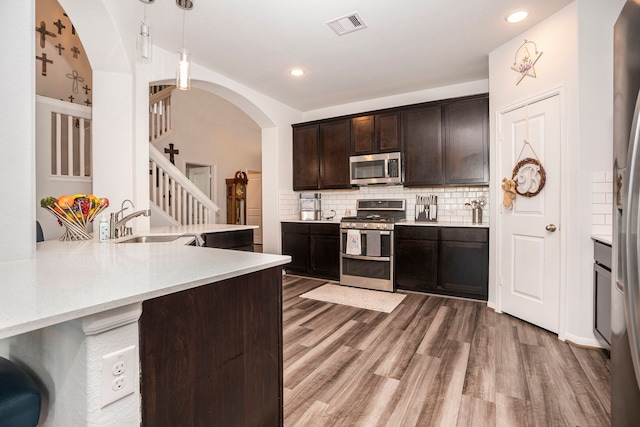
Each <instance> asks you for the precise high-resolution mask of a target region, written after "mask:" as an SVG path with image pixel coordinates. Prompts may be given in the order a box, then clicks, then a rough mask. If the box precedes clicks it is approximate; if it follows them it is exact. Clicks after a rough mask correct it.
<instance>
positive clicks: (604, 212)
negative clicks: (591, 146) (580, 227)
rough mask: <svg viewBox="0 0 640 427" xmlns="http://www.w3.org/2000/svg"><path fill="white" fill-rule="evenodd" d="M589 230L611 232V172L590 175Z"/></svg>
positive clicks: (601, 232)
mask: <svg viewBox="0 0 640 427" xmlns="http://www.w3.org/2000/svg"><path fill="white" fill-rule="evenodd" d="M591 178H592V179H591V213H592V220H591V232H592V233H594V234H605V235H611V233H612V232H613V185H612V184H613V173H612V172H594V173H593V174H592V175H591Z"/></svg>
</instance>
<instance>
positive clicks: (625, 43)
mask: <svg viewBox="0 0 640 427" xmlns="http://www.w3.org/2000/svg"><path fill="white" fill-rule="evenodd" d="M613 80H614V102H613V104H614V107H613V108H614V113H613V122H614V126H613V127H614V130H613V143H614V153H613V158H614V165H613V167H614V173H615V177H616V178H615V179H614V181H615V182H614V206H615V208H614V217H615V219H614V225H613V278H614V279H613V283H612V285H613V286H612V288H611V333H612V337H611V423H612V425H613V426H621V427H622V426H625V427H626V426H640V386H639V384H640V282H639V272H638V268H639V266H640V263H639V262H638V254H640V247H639V245H640V240H638V229H639V225H640V224H639V222H640V210H639V203H640V117H638V116H639V115H640V97H639V96H638V92H639V91H640V4H639V3H638V2H637V1H633V0H628V1H627V2H626V4H625V6H624V8H623V9H622V12H621V13H620V16H619V17H618V20H617V21H616V24H615V28H614V79H613Z"/></svg>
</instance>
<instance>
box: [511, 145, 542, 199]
mask: <svg viewBox="0 0 640 427" xmlns="http://www.w3.org/2000/svg"><path fill="white" fill-rule="evenodd" d="M527 145H528V146H529V147H530V148H531V151H532V152H533V155H534V156H536V158H535V159H534V158H531V157H527V158H525V159H522V160H520V156H522V152H523V151H524V147H525V146H527ZM518 160H519V161H518V163H516V165H515V166H514V168H513V174H512V176H511V179H513V181H514V182H515V183H516V188H515V190H516V193H518V194H520V195H521V196H525V197H533V196H535V195H537V194H538V193H540V191H542V189H543V188H544V184H545V182H546V180H547V173H546V172H545V170H544V167H543V166H542V162H540V159H539V158H538V155H537V154H536V152H535V151H534V149H533V147H532V146H531V144H530V143H529V141H527V140H525V141H524V145H523V146H522V150H520V154H519V155H518Z"/></svg>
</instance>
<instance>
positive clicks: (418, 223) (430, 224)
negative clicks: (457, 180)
mask: <svg viewBox="0 0 640 427" xmlns="http://www.w3.org/2000/svg"><path fill="white" fill-rule="evenodd" d="M281 222H297V223H300V224H307V223H308V224H340V220H339V219H332V220H326V219H323V220H301V219H286V220H285V219H283V220H282V221H281ZM395 225H410V226H417V227H473V228H489V224H473V223H471V222H462V221H440V222H438V221H436V222H421V221H414V220H410V221H400V222H396V224H395Z"/></svg>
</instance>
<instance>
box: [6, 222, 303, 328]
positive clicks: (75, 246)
mask: <svg viewBox="0 0 640 427" xmlns="http://www.w3.org/2000/svg"><path fill="white" fill-rule="evenodd" d="M250 228H255V227H253V226H226V224H213V225H209V226H187V227H174V228H171V227H167V228H164V227H163V228H156V229H153V230H151V231H149V232H142V233H136V234H138V235H149V234H170V233H171V229H173V230H174V233H175V234H181V233H188V232H198V233H210V232H217V231H218V232H219V231H233V230H240V229H250ZM136 234H134V236H135V235H136ZM191 240H193V238H189V237H183V238H180V239H178V240H176V241H173V242H170V243H98V241H97V240H95V239H94V240H88V241H80V242H60V241H57V240H49V241H45V242H41V243H38V244H37V246H36V253H35V255H34V258H33V259H30V260H24V261H17V262H6V263H0V277H2V281H1V282H0V296H1V297H0V339H2V338H7V337H10V336H14V335H18V334H21V333H25V332H29V331H33V330H37V329H40V328H44V327H47V326H51V325H54V324H57V323H61V322H65V321H68V320H72V319H77V318H81V317H84V316H87V315H91V314H95V313H99V312H102V311H105V310H110V309H113V308H117V307H122V306H125V305H128V304H133V303H138V302H141V301H144V300H147V299H150V298H155V297H158V296H162V295H167V294H171V293H174V292H178V291H182V290H185V289H189V288H193V287H196V286H200V285H204V284H208V283H212V282H217V281H220V280H224V279H228V278H232V277H236V276H240V275H243V274H248V273H253V272H256V271H260V270H264V269H266V268H270V267H276V266H279V265H283V264H286V263H288V262H290V261H291V257H290V256H283V255H270V254H262V253H253V252H242V251H232V250H225V249H213V248H201V247H195V246H186V245H185V244H186V243H188V242H190V241H191Z"/></svg>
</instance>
